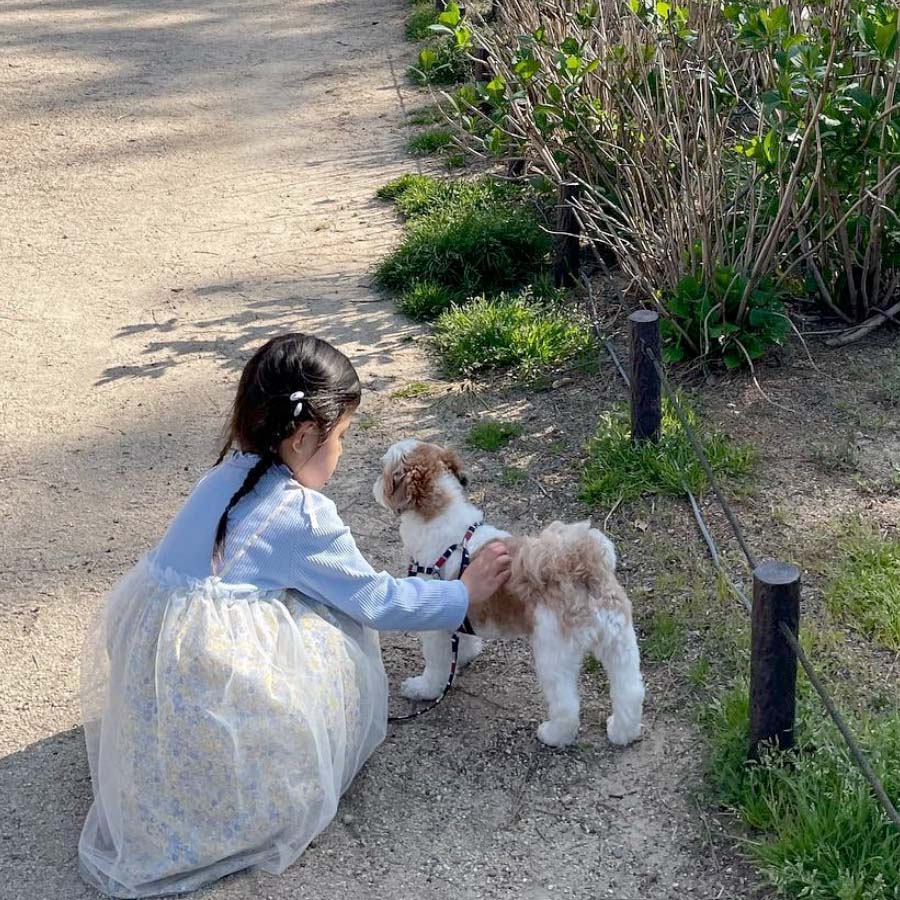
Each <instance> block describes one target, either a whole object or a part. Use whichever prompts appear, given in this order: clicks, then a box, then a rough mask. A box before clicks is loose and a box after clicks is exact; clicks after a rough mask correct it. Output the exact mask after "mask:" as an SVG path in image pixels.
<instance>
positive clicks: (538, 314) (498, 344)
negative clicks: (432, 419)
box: [435, 291, 591, 375]
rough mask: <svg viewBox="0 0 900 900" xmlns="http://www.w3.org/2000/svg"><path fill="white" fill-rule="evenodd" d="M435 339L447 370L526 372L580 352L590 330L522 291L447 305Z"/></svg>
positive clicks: (460, 372) (585, 343) (584, 347)
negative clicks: (447, 308)
mask: <svg viewBox="0 0 900 900" xmlns="http://www.w3.org/2000/svg"><path fill="white" fill-rule="evenodd" d="M435 341H436V344H437V349H438V352H439V354H440V356H441V359H442V361H443V363H444V367H445V368H446V369H447V371H448V372H449V373H450V374H451V375H462V374H466V373H474V372H481V371H485V370H490V369H510V368H515V369H517V370H518V371H519V372H521V373H523V374H530V373H533V372H535V371H537V370H539V369H542V368H546V367H549V366H553V365H558V364H559V363H562V362H565V361H566V360H568V359H571V358H572V357H573V356H577V355H579V354H581V353H584V352H585V351H586V350H587V349H588V347H590V345H591V332H590V329H589V328H588V326H587V325H586V324H584V323H583V322H580V321H577V320H575V319H572V318H571V317H569V316H567V315H565V314H564V313H562V312H558V311H555V310H553V309H549V308H544V307H542V306H539V305H538V304H537V303H536V302H535V300H534V297H533V295H532V293H531V292H530V291H526V292H524V293H522V294H517V295H509V294H502V295H500V296H499V297H497V298H496V299H494V300H488V299H485V298H484V297H482V298H479V299H477V300H474V301H472V302H471V303H469V304H468V305H466V306H464V307H454V308H453V309H450V310H449V311H448V312H445V313H444V314H443V315H442V316H441V317H440V318H439V319H438V320H437V322H436V323H435Z"/></svg>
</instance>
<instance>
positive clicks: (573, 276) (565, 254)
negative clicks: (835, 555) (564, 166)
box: [552, 181, 581, 288]
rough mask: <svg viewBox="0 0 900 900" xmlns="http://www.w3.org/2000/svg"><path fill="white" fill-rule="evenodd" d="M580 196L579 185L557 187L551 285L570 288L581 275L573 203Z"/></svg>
mask: <svg viewBox="0 0 900 900" xmlns="http://www.w3.org/2000/svg"><path fill="white" fill-rule="evenodd" d="M580 196H581V185H580V184H579V183H578V182H577V181H569V182H565V183H564V184H561V185H560V187H559V206H558V207H557V214H556V231H557V235H556V249H555V251H554V258H553V268H552V274H553V284H554V285H555V286H556V287H558V288H562V287H572V286H573V285H575V284H577V283H578V276H579V275H580V274H581V226H580V224H579V222H578V216H577V215H576V213H575V207H574V205H573V204H574V203H575V201H576V200H577V199H578V198H579V197H580Z"/></svg>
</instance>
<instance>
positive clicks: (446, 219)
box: [376, 204, 550, 297]
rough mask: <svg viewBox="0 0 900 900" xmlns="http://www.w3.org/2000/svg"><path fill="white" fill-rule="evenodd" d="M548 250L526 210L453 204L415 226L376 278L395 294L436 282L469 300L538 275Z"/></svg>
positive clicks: (520, 283) (410, 228)
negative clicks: (477, 295) (461, 206)
mask: <svg viewBox="0 0 900 900" xmlns="http://www.w3.org/2000/svg"><path fill="white" fill-rule="evenodd" d="M549 249H550V241H549V238H548V236H547V234H546V233H545V232H544V231H542V230H541V227H540V225H539V223H538V221H537V218H536V217H535V215H534V214H533V213H531V211H530V210H528V209H527V208H526V207H514V206H511V205H508V204H498V205H495V206H491V207H487V208H477V207H476V208H463V209H459V208H458V207H454V206H449V207H445V208H440V209H436V210H434V211H433V212H431V213H430V214H429V215H422V216H420V217H419V218H417V219H416V220H415V221H414V222H412V223H411V224H410V226H409V227H408V229H407V232H406V238H405V240H404V242H403V243H402V244H401V245H400V247H398V248H397V249H396V250H395V251H394V252H393V253H392V254H390V256H388V257H387V258H386V259H385V260H384V261H383V262H382V263H381V265H380V266H379V267H378V269H377V270H376V278H377V280H378V282H379V283H380V284H381V286H382V287H385V288H388V289H389V290H394V291H403V290H406V289H408V288H409V287H410V286H411V285H413V284H415V283H416V282H420V281H432V282H436V283H438V284H441V285H443V286H444V287H446V288H448V289H449V290H451V291H454V292H455V293H459V294H463V295H465V296H467V297H469V296H474V295H476V294H480V293H488V294H494V293H499V292H501V291H504V290H510V289H514V288H517V287H521V286H523V285H525V284H527V283H528V282H529V281H531V280H532V279H533V278H534V277H536V276H537V275H538V274H539V272H540V270H541V268H542V267H543V265H544V261H545V259H546V256H547V253H548V252H549Z"/></svg>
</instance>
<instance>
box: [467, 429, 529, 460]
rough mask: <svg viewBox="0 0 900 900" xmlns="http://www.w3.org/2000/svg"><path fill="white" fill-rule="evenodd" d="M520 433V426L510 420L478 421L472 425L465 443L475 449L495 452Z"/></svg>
mask: <svg viewBox="0 0 900 900" xmlns="http://www.w3.org/2000/svg"><path fill="white" fill-rule="evenodd" d="M521 433H522V426H521V425H516V424H514V423H512V422H479V423H478V424H477V425H473V426H472V428H471V430H470V431H469V436H468V437H467V438H466V443H467V444H468V445H469V446H470V447H474V448H475V449H476V450H485V451H487V452H488V453H496V452H497V451H498V450H501V449H502V448H503V447H505V446H506V445H507V444H508V443H509V442H510V441H511V440H512V439H513V438H516V437H518V436H519V435H520V434H521Z"/></svg>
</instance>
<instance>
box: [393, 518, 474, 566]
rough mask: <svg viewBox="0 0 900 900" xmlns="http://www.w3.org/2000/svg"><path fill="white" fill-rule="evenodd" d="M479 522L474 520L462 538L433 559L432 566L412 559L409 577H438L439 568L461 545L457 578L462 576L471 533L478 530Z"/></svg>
mask: <svg viewBox="0 0 900 900" xmlns="http://www.w3.org/2000/svg"><path fill="white" fill-rule="evenodd" d="M480 525H481V522H474V523H473V524H472V525H470V526H469V527H468V528H467V529H466V533H465V534H464V535H463V539H462V540H461V541H460V542H459V543H458V544H451V545H450V546H449V547H448V548H447V549H446V550H445V551H444V552H443V553H442V554H441V555H440V556H439V557H438V558H437V560H436V561H435V563H434V565H432V566H422V565H420V564H419V563H418V562H416V560H412V561H411V562H410V564H409V570H408V572H407V574H408V575H409V576H410V578H412V577H414V576H416V575H437V576H438V578H440V577H441V569H443V568H444V566H445V565H447V560H448V559H450V557H451V556H453V554H454V553H456V551H457V550H459V548H460V547H462V559H461V560H460V563H459V575H457V576H456V577H457V578H461V577H462V573H463V572H465V571H466V569H468V568H469V562H470V561H471V560H470V559H469V541H470V540H472V535H474V534H475V532H476V531H477V530H478V528H479V526H480Z"/></svg>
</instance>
